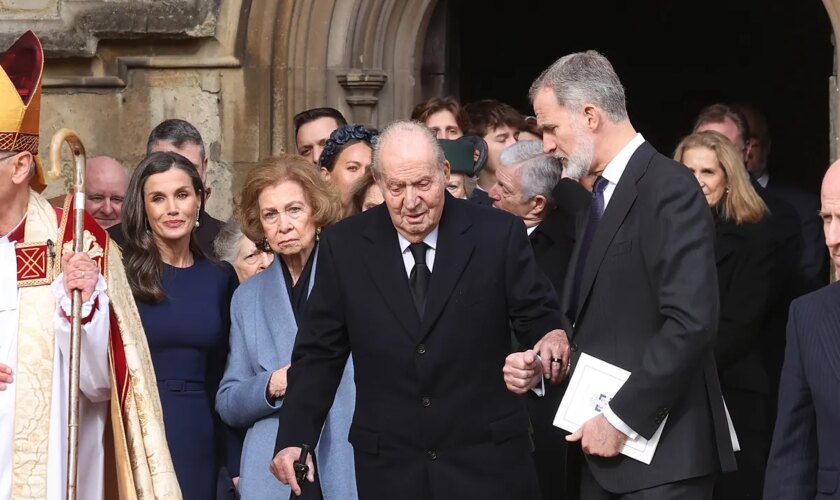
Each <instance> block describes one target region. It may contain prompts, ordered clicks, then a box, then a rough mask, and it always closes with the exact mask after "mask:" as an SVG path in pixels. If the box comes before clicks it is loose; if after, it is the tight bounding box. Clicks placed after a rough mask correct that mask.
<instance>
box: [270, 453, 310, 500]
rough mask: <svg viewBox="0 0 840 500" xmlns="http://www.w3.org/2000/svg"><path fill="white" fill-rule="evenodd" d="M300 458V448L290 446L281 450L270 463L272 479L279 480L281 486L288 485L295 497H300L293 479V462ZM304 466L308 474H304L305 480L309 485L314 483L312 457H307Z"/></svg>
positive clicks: (296, 483)
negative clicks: (307, 469) (307, 467)
mask: <svg viewBox="0 0 840 500" xmlns="http://www.w3.org/2000/svg"><path fill="white" fill-rule="evenodd" d="M299 458H300V448H297V447H295V446H290V447H289V448H283V449H282V450H280V451H279V452H278V453H277V455H275V456H274V459H273V460H272V461H271V466H270V467H269V468H270V469H271V473H272V474H274V477H276V478H277V479H279V480H280V482H281V483H283V484H288V485H289V486H290V487H291V488H292V491H294V492H295V495H298V496H300V485H299V484H298V482H297V478H296V477H295V461H296V460H297V459H299ZM306 465H308V466H309V472H308V473H307V474H306V480H307V481H309V482H310V483H314V482H315V464H314V463H313V462H312V455H311V454H310V455H307V457H306Z"/></svg>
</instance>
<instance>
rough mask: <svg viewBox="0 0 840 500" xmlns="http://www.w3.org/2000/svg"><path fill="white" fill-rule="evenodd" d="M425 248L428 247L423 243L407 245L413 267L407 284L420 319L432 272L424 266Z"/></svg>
mask: <svg viewBox="0 0 840 500" xmlns="http://www.w3.org/2000/svg"><path fill="white" fill-rule="evenodd" d="M427 248H429V247H428V245H426V244H425V243H412V244H410V245H408V249H409V250H410V251H411V256H412V257H414V267H413V268H412V269H411V274H410V275H409V277H408V282H409V284H410V285H411V295H412V296H413V297H414V305H415V307H417V314H419V315H420V317H421V318H422V317H423V310H424V309H425V307H426V291H427V290H428V289H429V279H430V278H431V277H432V272H431V271H430V270H429V266H427V265H426V249H427Z"/></svg>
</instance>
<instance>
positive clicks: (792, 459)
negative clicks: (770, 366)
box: [764, 283, 840, 500]
mask: <svg viewBox="0 0 840 500" xmlns="http://www.w3.org/2000/svg"><path fill="white" fill-rule="evenodd" d="M838 385H840V284H837V283H835V284H832V285H829V286H827V287H824V288H821V289H819V290H817V291H816V292H813V293H810V294H808V295H806V296H804V297H801V298H799V299H797V300H795V301H794V302H793V304H791V306H790V320H789V321H788V326H787V348H786V350H785V365H784V369H783V371H782V379H781V384H780V390H779V416H778V420H777V421H776V430H775V433H774V434H773V445H772V448H771V451H770V460H769V463H768V465H767V475H766V479H765V483H764V498H765V499H766V500H776V499H778V500H800V499H801V500H804V499H808V500H811V499H814V498H820V499H823V498H824V499H829V498H835V499H840V446H838V443H840V396H838V391H837V387H838Z"/></svg>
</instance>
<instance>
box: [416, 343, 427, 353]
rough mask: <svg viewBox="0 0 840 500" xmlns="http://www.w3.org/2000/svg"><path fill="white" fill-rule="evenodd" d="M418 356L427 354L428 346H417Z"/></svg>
mask: <svg viewBox="0 0 840 500" xmlns="http://www.w3.org/2000/svg"><path fill="white" fill-rule="evenodd" d="M417 354H426V345H425V344H420V345H418V346H417Z"/></svg>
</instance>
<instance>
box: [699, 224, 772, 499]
mask: <svg viewBox="0 0 840 500" xmlns="http://www.w3.org/2000/svg"><path fill="white" fill-rule="evenodd" d="M713 213H714V211H713ZM715 227H716V238H715V260H716V262H717V270H718V285H719V287H720V288H719V289H720V323H719V327H718V335H717V342H716V344H715V360H716V361H717V366H718V374H719V375H720V384H721V389H722V391H723V397H724V399H725V400H726V405H727V408H728V409H729V415H730V416H731V417H732V424H733V425H734V427H735V431H736V433H737V435H738V439H739V442H740V444H741V451H740V452H739V453H737V454H736V459H737V461H738V471H737V472H734V473H732V474H728V475H725V476H723V477H722V478H721V481H720V482H719V483H718V485H717V488H716V498H718V499H738V500H741V499H743V498H760V497H761V489H762V486H763V484H764V469H765V468H766V466H767V453H768V452H769V449H770V435H771V433H772V417H771V415H772V412H773V406H772V402H771V401H772V400H771V398H770V381H769V379H768V376H767V370H766V369H765V366H764V363H763V360H762V357H761V353H762V349H761V348H762V345H763V343H764V342H765V341H766V337H765V335H766V332H765V331H764V329H763V325H764V320H765V318H766V316H767V309H768V305H769V299H770V295H771V290H770V289H771V283H772V279H773V276H772V275H773V261H774V258H775V257H774V255H773V246H772V244H771V242H770V232H769V221H768V220H767V219H764V220H762V221H761V222H758V223H755V224H751V223H743V224H740V225H738V224H735V222H733V221H724V220H722V219H721V218H720V217H716V218H715Z"/></svg>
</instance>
